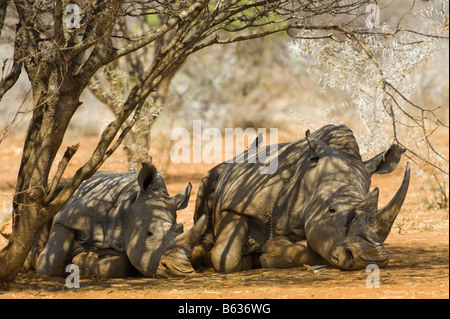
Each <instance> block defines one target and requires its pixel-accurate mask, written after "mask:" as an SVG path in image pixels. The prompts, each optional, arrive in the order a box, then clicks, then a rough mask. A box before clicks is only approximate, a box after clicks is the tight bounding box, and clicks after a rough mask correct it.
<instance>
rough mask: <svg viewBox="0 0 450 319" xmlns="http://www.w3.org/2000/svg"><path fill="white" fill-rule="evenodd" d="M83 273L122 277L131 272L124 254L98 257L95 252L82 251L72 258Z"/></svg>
mask: <svg viewBox="0 0 450 319" xmlns="http://www.w3.org/2000/svg"><path fill="white" fill-rule="evenodd" d="M72 263H74V264H76V265H78V266H79V267H80V269H81V273H82V274H85V275H99V276H101V277H107V278H124V277H128V276H130V275H131V274H132V272H133V266H132V265H131V263H130V261H129V260H128V257H127V256H126V255H125V254H119V255H105V256H102V257H99V255H98V254H97V253H95V252H83V253H80V254H78V255H76V256H75V257H74V258H73V259H72Z"/></svg>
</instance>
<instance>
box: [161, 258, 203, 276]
mask: <svg viewBox="0 0 450 319" xmlns="http://www.w3.org/2000/svg"><path fill="white" fill-rule="evenodd" d="M193 273H195V270H194V268H193V267H192V265H191V263H190V262H189V261H185V262H182V263H180V262H178V263H172V262H169V261H161V262H160V263H159V266H158V269H157V271H156V277H161V278H169V277H184V276H189V275H192V274H193Z"/></svg>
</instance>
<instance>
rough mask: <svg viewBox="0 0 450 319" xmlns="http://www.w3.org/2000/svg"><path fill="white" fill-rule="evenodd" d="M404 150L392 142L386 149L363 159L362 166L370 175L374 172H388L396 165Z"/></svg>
mask: <svg viewBox="0 0 450 319" xmlns="http://www.w3.org/2000/svg"><path fill="white" fill-rule="evenodd" d="M404 152H405V149H404V148H401V147H400V146H398V145H396V144H393V145H391V147H390V148H389V149H388V150H387V151H385V152H382V153H380V154H378V155H376V156H375V157H373V158H371V159H369V160H367V161H365V162H364V166H365V167H366V170H367V172H368V173H369V174H370V175H372V174H374V173H377V174H388V173H390V172H392V171H393V170H394V169H395V168H396V167H397V165H398V163H399V162H400V159H401V157H402V154H403V153H404Z"/></svg>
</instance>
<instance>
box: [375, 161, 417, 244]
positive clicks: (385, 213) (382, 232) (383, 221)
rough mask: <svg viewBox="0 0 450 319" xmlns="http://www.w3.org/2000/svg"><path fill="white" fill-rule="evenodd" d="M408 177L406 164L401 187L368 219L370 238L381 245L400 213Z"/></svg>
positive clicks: (407, 165)
mask: <svg viewBox="0 0 450 319" xmlns="http://www.w3.org/2000/svg"><path fill="white" fill-rule="evenodd" d="M409 177H410V169H409V163H407V164H406V171H405V175H404V177H403V182H402V185H401V186H400V188H399V190H398V191H397V193H396V194H395V196H394V197H393V198H392V200H391V201H390V202H389V203H388V204H387V205H386V206H385V207H383V208H382V209H380V210H377V211H376V212H375V213H373V215H372V216H371V218H370V219H369V222H368V223H369V225H368V226H369V227H368V228H369V229H370V233H371V236H370V237H371V239H372V240H374V241H375V242H378V243H382V242H384V241H385V239H386V238H387V236H388V235H389V232H390V231H391V228H392V225H393V224H394V221H395V218H396V217H397V215H398V213H399V212H400V208H401V207H402V205H403V201H404V200H405V197H406V193H407V192H408V186H409Z"/></svg>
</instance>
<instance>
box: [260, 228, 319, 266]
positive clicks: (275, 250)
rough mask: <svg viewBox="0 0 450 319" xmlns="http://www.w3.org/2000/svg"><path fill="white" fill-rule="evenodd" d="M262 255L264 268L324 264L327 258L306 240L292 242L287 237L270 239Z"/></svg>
mask: <svg viewBox="0 0 450 319" xmlns="http://www.w3.org/2000/svg"><path fill="white" fill-rule="evenodd" d="M262 251H263V254H262V255H261V257H260V261H261V266H262V267H263V268H291V267H298V266H303V265H305V264H306V265H324V264H326V262H325V260H324V259H323V258H322V257H321V256H320V255H318V254H317V253H316V252H315V251H314V250H312V249H311V247H310V246H309V245H308V242H307V241H306V240H302V241H299V242H295V243H292V242H291V241H290V240H289V239H288V238H287V237H284V236H279V237H275V238H272V239H269V240H268V241H267V242H266V244H265V245H264V247H263V249H262Z"/></svg>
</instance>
